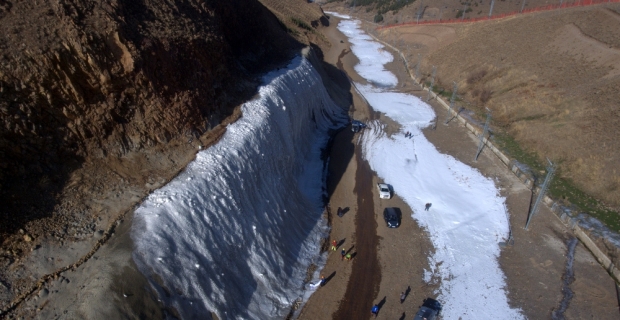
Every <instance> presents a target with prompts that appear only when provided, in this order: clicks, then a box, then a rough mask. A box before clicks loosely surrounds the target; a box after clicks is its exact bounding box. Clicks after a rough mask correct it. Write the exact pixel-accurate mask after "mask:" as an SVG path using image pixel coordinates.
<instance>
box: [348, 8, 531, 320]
mask: <svg viewBox="0 0 620 320" xmlns="http://www.w3.org/2000/svg"><path fill="white" fill-rule="evenodd" d="M338 29H339V30H340V31H342V32H343V33H344V34H345V35H346V36H347V37H349V38H350V41H351V42H352V43H353V46H352V51H353V53H354V54H355V55H356V56H357V57H358V58H359V60H360V64H359V65H358V66H356V68H355V70H356V71H357V72H358V73H359V74H360V75H361V76H363V77H364V78H365V79H366V80H368V82H369V83H371V84H372V85H362V84H356V87H357V88H358V90H359V91H360V92H361V93H362V95H363V96H364V97H365V98H366V99H367V101H368V102H369V103H370V105H371V106H372V107H373V109H374V110H376V111H380V112H383V113H385V114H386V115H387V116H388V117H390V118H391V119H393V120H394V121H396V122H398V123H399V124H400V125H401V126H402V128H401V133H399V134H396V135H393V136H387V135H386V134H385V133H384V130H383V127H384V125H383V124H381V123H380V122H378V121H375V122H371V123H369V124H368V125H369V129H367V130H365V131H364V132H363V137H362V140H361V144H362V147H363V152H364V157H365V159H367V160H368V162H369V163H370V166H371V168H372V169H373V170H375V171H376V172H377V174H378V175H379V176H380V177H381V179H382V180H384V181H386V182H388V183H390V184H392V186H393V188H394V190H395V193H396V194H397V195H399V196H400V197H402V198H403V199H404V201H405V202H406V203H407V204H408V205H409V206H410V207H411V208H412V209H413V211H414V213H413V215H412V218H413V219H415V220H416V221H417V222H418V223H419V224H420V225H421V226H423V227H424V228H425V229H426V230H427V231H428V233H429V235H430V239H431V241H432V242H433V244H434V246H435V253H434V254H433V255H432V256H431V257H429V260H428V262H429V265H430V266H431V268H430V270H427V273H426V279H425V280H426V281H427V282H436V281H440V288H439V290H438V292H437V299H438V300H439V301H441V302H442V304H443V305H444V307H443V310H442V317H443V319H461V318H462V319H522V318H523V315H522V314H521V310H519V309H513V308H510V306H509V305H508V299H507V297H506V292H505V289H504V287H505V281H504V274H503V272H502V270H501V269H500V266H499V263H498V261H497V259H498V257H499V254H500V249H499V245H498V243H499V242H500V241H502V240H504V239H506V238H507V236H508V218H507V215H506V212H505V207H504V202H505V199H504V198H503V197H501V196H500V195H499V192H498V190H497V188H496V187H495V184H494V183H493V181H491V180H490V179H487V178H485V177H484V176H482V174H480V172H478V171H477V170H475V169H473V168H471V167H469V166H467V165H465V164H463V163H461V162H459V161H458V160H456V159H455V158H453V157H451V156H449V155H445V154H441V153H439V151H437V149H436V148H435V146H433V145H432V144H431V143H430V142H429V141H428V140H426V138H425V137H424V135H423V134H422V131H421V129H422V128H424V127H426V126H428V125H429V124H430V123H431V122H432V121H434V119H435V114H434V112H433V110H432V108H431V107H430V106H429V105H427V104H426V103H424V102H423V101H421V100H420V99H419V98H417V97H415V96H411V95H407V94H403V93H398V92H394V91H392V90H391V89H390V86H392V87H393V86H395V85H396V84H397V82H396V81H395V80H394V79H396V77H395V76H394V75H393V74H391V73H390V72H389V71H387V70H385V69H384V67H383V65H384V64H385V63H386V62H390V61H392V58H388V57H386V55H390V57H391V54H390V53H388V52H386V51H384V50H383V47H382V45H380V44H379V43H377V42H374V41H373V40H372V38H370V37H368V36H367V35H365V34H364V33H363V31H362V30H361V29H360V28H359V21H355V20H342V21H341V22H340V23H339V24H338ZM405 132H410V133H412V135H413V137H412V138H406V137H405V135H404V133H405ZM474 151H475V150H473V149H472V157H473V152H474ZM426 203H432V206H431V208H430V210H429V211H424V205H425V204H426Z"/></svg>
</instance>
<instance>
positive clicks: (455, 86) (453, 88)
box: [444, 81, 458, 124]
mask: <svg viewBox="0 0 620 320" xmlns="http://www.w3.org/2000/svg"><path fill="white" fill-rule="evenodd" d="M453 84H454V85H453V87H452V97H450V109H448V118H446V122H445V123H444V124H448V122H450V119H452V107H454V99H456V91H457V90H458V85H457V84H456V81H454V82H453Z"/></svg>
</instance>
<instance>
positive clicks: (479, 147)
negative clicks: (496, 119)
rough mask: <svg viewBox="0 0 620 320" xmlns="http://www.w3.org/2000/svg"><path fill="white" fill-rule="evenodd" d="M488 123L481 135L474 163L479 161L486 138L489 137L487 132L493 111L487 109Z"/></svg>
mask: <svg viewBox="0 0 620 320" xmlns="http://www.w3.org/2000/svg"><path fill="white" fill-rule="evenodd" d="M487 111H488V112H487V121H485V122H484V129H483V130H482V134H481V135H480V143H478V151H476V157H475V158H474V161H478V156H479V155H480V153H481V152H482V148H483V147H484V137H486V136H487V132H488V131H489V122H491V110H489V108H487Z"/></svg>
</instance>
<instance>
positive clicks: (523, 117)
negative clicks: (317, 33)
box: [325, 1, 620, 210]
mask: <svg viewBox="0 0 620 320" xmlns="http://www.w3.org/2000/svg"><path fill="white" fill-rule="evenodd" d="M512 2H513V5H514V4H516V3H517V2H518V3H519V4H521V3H522V2H521V1H512ZM543 2H544V1H528V2H527V5H529V6H530V7H534V6H536V5H546V4H547V3H543ZM437 3H438V2H432V3H428V5H427V6H426V11H425V19H436V18H437V17H436V16H432V17H431V16H430V15H432V13H433V12H435V11H439V10H440V9H441V5H440V6H439V7H437ZM509 3H510V1H504V2H502V1H496V6H495V12H498V13H499V12H502V11H503V12H509V11H514V10H512V9H510V6H507V5H508V4H509ZM337 4H338V3H335V4H334V3H332V4H329V5H326V6H325V7H326V8H328V7H329V6H336V5H337ZM439 4H442V3H441V2H439ZM443 4H444V5H445V7H443V10H444V12H446V10H447V11H454V10H457V8H459V4H456V3H454V1H444V2H443ZM417 7H418V2H417V1H416V2H414V4H412V5H410V6H409V7H407V8H405V9H403V10H401V11H400V12H394V13H388V14H386V15H385V16H387V17H398V16H407V14H408V13H411V12H413V13H415V10H417ZM446 7H447V8H446ZM334 8H336V9H338V8H339V9H340V10H345V12H346V10H349V9H346V8H342V7H337V6H336V7H334ZM481 8H482V9H484V7H481ZM326 10H328V9H326ZM487 10H488V7H487ZM483 11H484V10H483ZM619 12H620V5H618V4H609V5H607V4H604V5H596V6H592V7H583V8H572V9H562V10H555V11H547V12H539V13H532V14H525V15H519V16H515V17H511V18H506V19H503V20H494V21H489V22H478V23H468V24H450V25H426V26H413V27H397V28H389V29H383V30H380V31H379V32H378V35H379V36H380V37H381V38H383V39H385V40H387V41H388V42H390V43H392V44H394V45H396V46H397V47H399V48H401V49H402V51H403V52H406V53H407V55H408V57H409V59H410V60H411V61H412V63H415V62H416V61H417V56H418V54H420V55H421V56H422V57H423V62H422V68H421V70H422V72H421V74H422V76H423V77H424V78H426V79H427V81H430V79H428V77H430V72H431V67H432V66H433V65H436V66H438V71H437V74H438V80H439V85H440V86H441V87H443V88H445V89H446V90H451V88H452V82H453V81H456V82H457V83H458V84H459V95H460V96H462V97H463V98H464V99H465V101H466V102H465V104H464V105H463V106H464V107H466V108H467V109H470V110H472V111H474V112H475V113H477V114H478V119H479V120H480V121H484V119H483V117H484V115H483V113H484V108H485V107H488V108H489V109H491V111H492V114H493V119H494V122H493V126H494V127H495V130H496V131H497V133H500V132H502V131H505V132H507V133H509V134H510V135H511V136H513V137H514V138H515V139H516V141H517V142H518V143H519V144H520V145H521V147H522V148H524V149H525V150H526V151H531V152H534V153H535V154H536V156H537V158H538V160H539V161H541V162H543V161H544V159H545V157H548V158H550V159H551V160H553V161H554V162H556V163H559V174H560V176H562V177H564V178H567V179H569V180H571V181H572V182H573V183H574V184H575V185H577V186H578V187H579V188H580V189H582V190H584V191H586V192H587V193H588V194H590V195H592V196H594V197H595V198H598V199H602V200H603V201H604V202H606V203H607V204H608V205H610V206H612V207H615V209H616V210H618V208H620V192H619V190H620V170H619V169H618V164H620V142H619V141H618V140H617V139H616V137H617V136H619V135H620V102H619V101H620V92H619V91H618V88H620V14H619ZM353 13H354V14H359V15H360V16H361V17H362V18H363V19H371V17H372V16H373V14H374V13H373V12H369V13H366V12H365V10H362V9H356V10H354V11H353ZM487 13H488V11H487ZM450 18H453V17H450ZM390 19H391V18H388V19H387V20H388V21H387V22H388V23H389V22H390V21H392V20H390ZM402 20H405V19H402ZM392 22H394V21H392ZM537 174H539V173H537Z"/></svg>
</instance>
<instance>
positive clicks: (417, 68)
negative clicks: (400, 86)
mask: <svg viewBox="0 0 620 320" xmlns="http://www.w3.org/2000/svg"><path fill="white" fill-rule="evenodd" d="M420 63H422V58H421V57H420V54H419V53H418V63H416V65H415V79H416V81H418V82H420Z"/></svg>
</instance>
